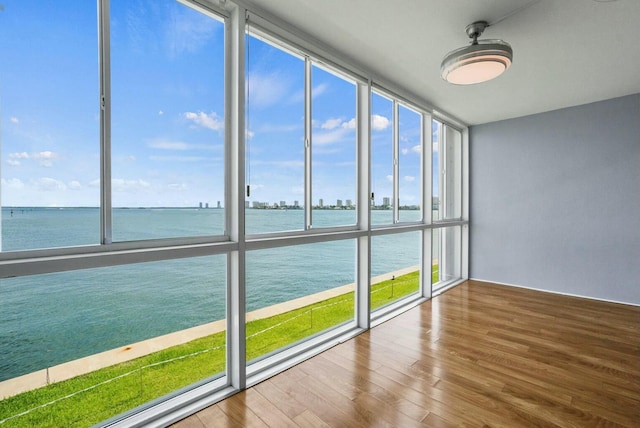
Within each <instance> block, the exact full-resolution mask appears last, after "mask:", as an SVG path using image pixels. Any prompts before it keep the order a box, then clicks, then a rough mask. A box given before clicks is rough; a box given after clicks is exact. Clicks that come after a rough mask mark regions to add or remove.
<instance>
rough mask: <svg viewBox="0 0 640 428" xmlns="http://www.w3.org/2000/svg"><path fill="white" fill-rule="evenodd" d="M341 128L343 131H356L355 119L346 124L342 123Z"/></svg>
mask: <svg viewBox="0 0 640 428" xmlns="http://www.w3.org/2000/svg"><path fill="white" fill-rule="evenodd" d="M342 127H343V128H345V129H356V119H355V117H354V118H353V119H351V120H350V121H348V122H344V123H343V124H342Z"/></svg>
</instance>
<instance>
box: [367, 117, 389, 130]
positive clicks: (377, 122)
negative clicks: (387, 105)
mask: <svg viewBox="0 0 640 428" xmlns="http://www.w3.org/2000/svg"><path fill="white" fill-rule="evenodd" d="M389 125H391V121H390V120H389V119H387V118H386V117H384V116H380V115H379V114H374V115H372V116H371V128H372V129H373V130H374V131H382V130H385V129H387V128H388V127H389Z"/></svg>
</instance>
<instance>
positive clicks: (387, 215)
mask: <svg viewBox="0 0 640 428" xmlns="http://www.w3.org/2000/svg"><path fill="white" fill-rule="evenodd" d="M393 121H394V115H393V101H391V100H390V99H389V98H387V97H385V96H383V95H381V94H379V93H377V92H373V93H372V94H371V186H372V189H371V190H372V193H373V198H372V203H371V209H372V212H371V224H374V225H375V224H391V223H393V205H394V203H393V196H394V195H393V193H394V190H393V182H394V181H393V156H394V150H393Z"/></svg>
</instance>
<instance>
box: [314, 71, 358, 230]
mask: <svg viewBox="0 0 640 428" xmlns="http://www.w3.org/2000/svg"><path fill="white" fill-rule="evenodd" d="M311 81H312V104H311V109H312V115H313V120H312V122H311V123H312V133H311V153H312V163H311V171H312V176H311V183H312V187H311V194H312V200H313V201H312V205H313V215H312V225H313V227H314V228H317V227H329V226H344V225H351V224H355V223H356V211H355V201H356V186H355V182H356V133H355V126H356V118H355V110H356V105H355V103H356V88H355V85H354V84H353V83H352V82H349V81H347V80H345V79H343V78H341V77H339V76H337V75H336V74H334V73H331V72H329V71H327V70H325V69H323V68H321V67H319V66H317V65H314V67H313V71H312V78H311Z"/></svg>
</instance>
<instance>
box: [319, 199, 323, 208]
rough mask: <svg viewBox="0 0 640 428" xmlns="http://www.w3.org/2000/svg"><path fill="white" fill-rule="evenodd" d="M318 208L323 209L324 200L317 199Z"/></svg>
mask: <svg viewBox="0 0 640 428" xmlns="http://www.w3.org/2000/svg"><path fill="white" fill-rule="evenodd" d="M318 206H319V207H320V208H322V207H324V200H323V199H322V198H320V199H318Z"/></svg>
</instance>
